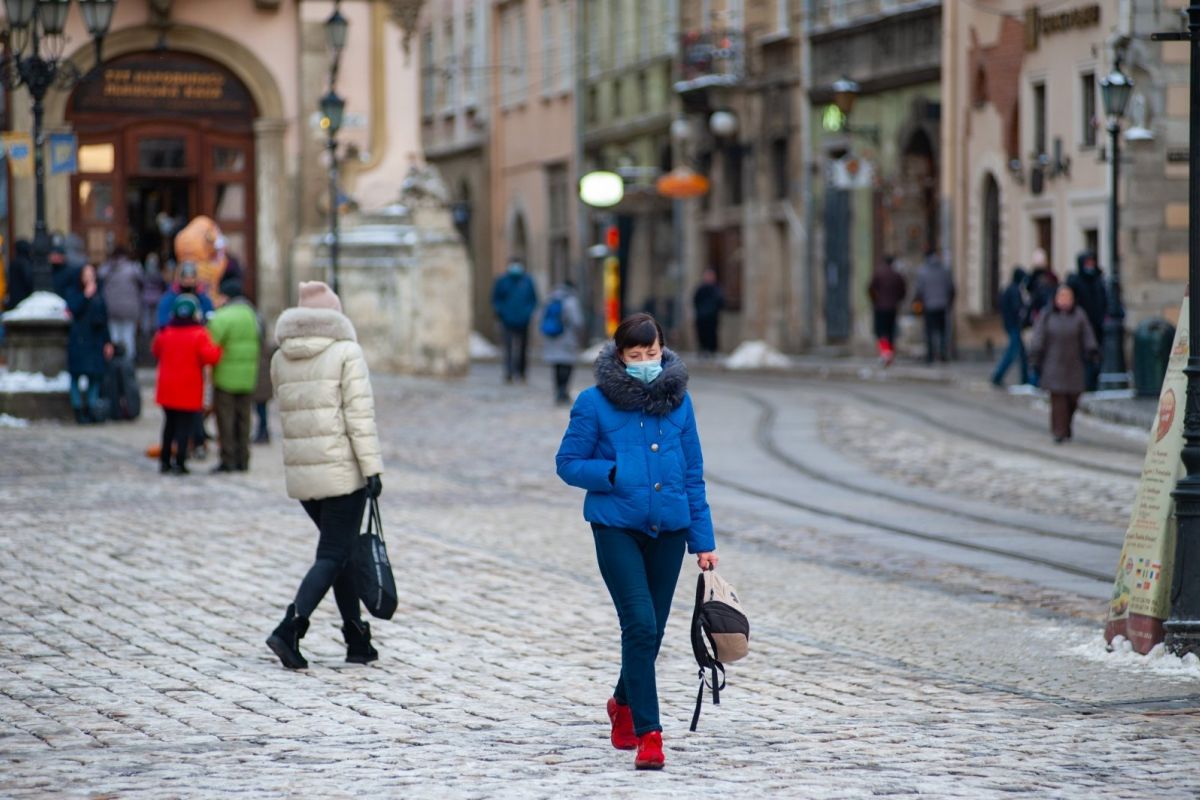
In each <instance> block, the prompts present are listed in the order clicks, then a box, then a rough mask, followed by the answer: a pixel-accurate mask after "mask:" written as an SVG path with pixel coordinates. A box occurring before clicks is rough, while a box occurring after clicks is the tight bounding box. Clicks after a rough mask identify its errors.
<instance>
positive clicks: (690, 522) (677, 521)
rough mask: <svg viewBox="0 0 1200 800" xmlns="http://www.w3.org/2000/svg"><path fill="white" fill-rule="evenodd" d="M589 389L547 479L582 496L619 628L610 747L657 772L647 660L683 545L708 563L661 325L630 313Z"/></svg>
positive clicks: (700, 475)
mask: <svg viewBox="0 0 1200 800" xmlns="http://www.w3.org/2000/svg"><path fill="white" fill-rule="evenodd" d="M595 373H596V385H595V386H593V387H591V388H590V389H587V390H586V391H584V392H583V393H582V394H580V395H579V397H578V398H577V399H576V401H575V405H574V406H573V407H572V409H571V421H570V424H569V425H568V427H567V431H566V433H565V434H564V435H563V439H562V444H561V445H560V446H559V449H558V456H557V466H558V475H559V477H560V478H562V479H563V480H564V481H565V482H566V483H568V484H570V485H571V486H577V487H579V488H581V489H586V490H587V497H586V499H585V500H584V502H583V516H584V518H585V519H586V520H587V521H588V522H590V523H591V524H592V538H593V540H594V542H595V546H596V560H597V561H598V562H599V565H600V574H601V576H602V577H603V578H604V583H605V585H606V586H607V587H608V591H609V594H610V595H611V596H612V600H613V604H614V605H615V606H616V609H617V617H618V619H619V620H620V623H621V675H620V679H619V680H618V681H617V686H616V690H615V691H614V692H613V696H612V698H611V699H610V700H609V701H608V715H609V719H610V720H611V721H612V737H611V738H612V744H613V746H614V747H616V748H617V749H620V750H632V749H635V748H636V749H637V751H638V752H637V757H636V758H635V761H634V765H635V766H636V767H637V768H638V769H661V768H662V766H663V761H664V759H663V753H662V724H661V723H660V721H659V714H658V690H657V685H656V682H655V675H654V661H655V658H656V657H657V656H658V649H659V645H660V644H661V643H662V637H663V630H664V629H665V628H666V625H667V616H668V615H669V614H670V611H671V597H672V595H673V594H674V593H675V584H676V583H677V582H678V580H679V568H680V564H681V563H682V561H683V554H684V548H685V546H686V548H687V550H688V552H690V553H693V554H695V555H696V562H697V564H698V565H699V567H700V569H702V570H706V569H712V568H713V567H716V565H717V554H716V553H715V552H713V551H714V550H715V549H716V541H715V538H714V535H713V523H712V515H711V514H710V512H709V508H708V500H707V497H706V493H705V488H704V456H703V454H702V453H701V449H700V435H699V433H698V432H697V430H696V415H695V412H694V411H693V409H692V400H691V397H690V396H689V395H688V392H687V383H688V373H687V367H685V366H684V364H683V361H682V360H680V358H679V356H677V355H675V354H674V353H672V352H671V351H670V350H668V349H666V347H665V346H664V340H663V333H662V327H661V326H660V325H659V324H658V322H657V321H656V320H655V319H654V317H652V316H650V315H649V314H634V315H633V316H630V317H628V318H627V319H626V320H625V321H624V322H622V323H621V324H620V326H619V327H618V328H617V330H616V333H615V335H614V336H613V341H612V342H610V343H609V344H608V345H607V346H606V347H605V348H604V349H603V350H602V351H601V353H600V356H599V357H598V358H597V359H596V367H595Z"/></svg>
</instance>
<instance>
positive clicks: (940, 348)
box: [925, 308, 948, 362]
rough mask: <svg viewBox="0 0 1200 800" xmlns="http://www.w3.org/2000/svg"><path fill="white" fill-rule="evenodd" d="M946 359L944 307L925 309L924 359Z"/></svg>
mask: <svg viewBox="0 0 1200 800" xmlns="http://www.w3.org/2000/svg"><path fill="white" fill-rule="evenodd" d="M935 358H936V359H938V360H939V361H946V360H947V359H948V356H947V349H946V309H944V308H941V309H937V310H931V309H925V360H926V361H927V362H932V361H933V360H934V359H935Z"/></svg>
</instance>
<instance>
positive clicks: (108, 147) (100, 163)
mask: <svg viewBox="0 0 1200 800" xmlns="http://www.w3.org/2000/svg"><path fill="white" fill-rule="evenodd" d="M116 165H117V148H116V146H115V145H113V144H111V143H107V142H106V143H104V144H83V145H80V146H79V171H80V172H102V173H106V174H107V173H109V172H112V171H113V169H114V168H116Z"/></svg>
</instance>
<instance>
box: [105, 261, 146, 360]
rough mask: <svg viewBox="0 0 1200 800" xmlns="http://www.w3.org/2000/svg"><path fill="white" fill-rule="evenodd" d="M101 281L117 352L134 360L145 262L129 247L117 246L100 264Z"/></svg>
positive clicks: (110, 333)
mask: <svg viewBox="0 0 1200 800" xmlns="http://www.w3.org/2000/svg"><path fill="white" fill-rule="evenodd" d="M99 276H100V285H101V286H103V287H104V304H105V305H106V306H107V307H108V333H109V336H111V337H112V341H113V344H114V346H116V353H117V354H118V355H120V356H122V357H123V358H128V359H129V360H130V361H135V360H136V358H137V329H138V321H139V320H140V319H141V316H142V288H143V286H144V285H145V279H144V276H143V273H142V266H141V264H138V263H137V262H136V261H134V260H133V259H132V258H130V257H129V251H128V250H126V249H125V248H124V247H123V246H117V247H116V249H114V250H113V253H112V255H111V256H110V257H109V259H108V260H107V261H105V262H104V264H102V265H101V266H100V270H99Z"/></svg>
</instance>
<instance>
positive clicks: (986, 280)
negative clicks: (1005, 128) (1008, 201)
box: [979, 172, 1002, 311]
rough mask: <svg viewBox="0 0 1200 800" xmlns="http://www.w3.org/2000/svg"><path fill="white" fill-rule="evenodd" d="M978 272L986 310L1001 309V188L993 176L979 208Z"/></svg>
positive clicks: (986, 179)
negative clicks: (981, 277)
mask: <svg viewBox="0 0 1200 800" xmlns="http://www.w3.org/2000/svg"><path fill="white" fill-rule="evenodd" d="M980 211H981V216H980V226H979V241H980V253H979V268H980V271H981V272H982V274H983V307H984V308H985V309H986V310H988V311H995V310H997V309H999V307H1000V292H1001V289H1002V287H1001V285H1000V281H1001V275H1000V186H999V184H997V183H996V178H995V177H994V176H993V175H992V173H990V172H989V173H988V174H987V175H986V176H984V179H983V196H982V203H981V205H980Z"/></svg>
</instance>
